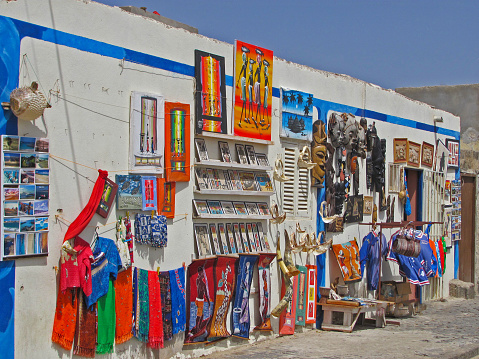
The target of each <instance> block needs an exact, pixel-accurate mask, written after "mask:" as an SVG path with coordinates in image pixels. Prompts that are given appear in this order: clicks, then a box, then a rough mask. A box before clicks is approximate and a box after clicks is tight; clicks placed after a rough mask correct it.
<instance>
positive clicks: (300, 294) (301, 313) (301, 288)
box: [295, 266, 308, 326]
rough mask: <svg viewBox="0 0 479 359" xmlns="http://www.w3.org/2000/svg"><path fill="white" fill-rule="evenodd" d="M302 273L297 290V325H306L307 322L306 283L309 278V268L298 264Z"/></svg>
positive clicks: (299, 275) (299, 276)
mask: <svg viewBox="0 0 479 359" xmlns="http://www.w3.org/2000/svg"><path fill="white" fill-rule="evenodd" d="M298 269H299V271H300V273H299V274H298V275H297V277H295V278H297V281H298V285H297V291H296V325H302V326H304V325H305V324H306V293H307V292H306V289H307V288H306V284H307V278H308V269H307V268H306V267H305V266H298Z"/></svg>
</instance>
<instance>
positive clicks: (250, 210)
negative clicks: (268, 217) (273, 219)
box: [245, 202, 259, 215]
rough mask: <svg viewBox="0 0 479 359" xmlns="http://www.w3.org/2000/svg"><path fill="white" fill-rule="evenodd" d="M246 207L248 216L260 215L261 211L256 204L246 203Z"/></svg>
mask: <svg viewBox="0 0 479 359" xmlns="http://www.w3.org/2000/svg"><path fill="white" fill-rule="evenodd" d="M245 206H246V210H247V211H248V214H252V215H259V210H258V207H257V206H256V203H254V202H245Z"/></svg>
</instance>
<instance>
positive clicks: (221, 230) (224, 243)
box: [218, 223, 230, 254]
mask: <svg viewBox="0 0 479 359" xmlns="http://www.w3.org/2000/svg"><path fill="white" fill-rule="evenodd" d="M218 238H219V240H220V245H221V249H222V251H223V254H229V253H230V250H229V249H228V240H227V238H226V229H225V225H224V224H223V223H218Z"/></svg>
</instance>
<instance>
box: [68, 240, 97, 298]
mask: <svg viewBox="0 0 479 359" xmlns="http://www.w3.org/2000/svg"><path fill="white" fill-rule="evenodd" d="M71 242H73V246H72V247H70V249H69V250H68V251H67V250H65V248H64V247H62V251H61V258H60V290H61V291H62V292H64V291H65V290H67V289H68V288H82V289H83V293H85V295H90V294H91V292H92V286H91V283H92V282H91V262H92V261H93V253H92V251H91V248H90V245H89V244H88V243H87V242H85V241H84V240H83V239H81V238H80V237H75V239H73V240H72V241H70V242H68V243H71Z"/></svg>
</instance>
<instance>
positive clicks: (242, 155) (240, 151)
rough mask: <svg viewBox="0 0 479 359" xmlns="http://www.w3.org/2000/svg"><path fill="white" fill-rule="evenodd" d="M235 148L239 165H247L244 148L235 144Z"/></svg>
mask: <svg viewBox="0 0 479 359" xmlns="http://www.w3.org/2000/svg"><path fill="white" fill-rule="evenodd" d="M235 148H236V155H237V156H238V163H241V164H242V165H247V164H248V157H246V152H245V148H244V146H243V145H242V144H239V143H237V144H235Z"/></svg>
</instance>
